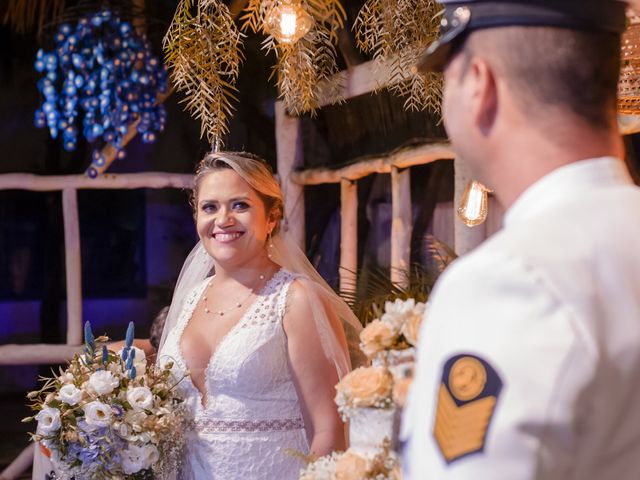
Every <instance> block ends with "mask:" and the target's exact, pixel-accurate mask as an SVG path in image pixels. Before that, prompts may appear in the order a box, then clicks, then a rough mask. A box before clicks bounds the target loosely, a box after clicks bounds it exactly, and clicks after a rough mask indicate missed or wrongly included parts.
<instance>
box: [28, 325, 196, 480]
mask: <svg viewBox="0 0 640 480" xmlns="http://www.w3.org/2000/svg"><path fill="white" fill-rule="evenodd" d="M133 330H134V329H133V323H130V324H129V327H128V329H127V335H126V341H125V346H124V348H123V349H122V350H121V351H120V352H118V353H116V352H113V351H111V350H109V349H108V348H107V345H104V344H103V345H102V348H98V344H99V343H103V342H106V341H108V338H107V337H104V336H102V337H99V338H97V339H96V338H94V336H93V333H92V331H91V325H90V324H89V322H87V323H86V324H85V351H84V354H77V355H75V357H74V358H73V359H72V360H71V362H70V363H69V366H68V367H67V369H66V370H64V371H63V370H62V369H60V375H59V376H56V377H52V378H43V379H42V380H45V384H44V386H43V387H42V388H41V389H40V390H37V391H34V392H31V393H29V395H28V398H29V399H30V400H31V401H32V402H33V403H32V405H31V408H32V410H34V411H36V412H37V414H36V415H35V416H33V417H28V418H25V419H24V420H23V421H32V420H34V419H35V420H36V421H37V422H38V424H37V429H36V432H35V433H34V434H32V438H33V440H35V441H37V442H40V444H41V445H42V446H43V447H45V449H46V450H48V452H49V453H50V458H51V461H52V463H53V465H54V467H55V468H56V469H57V471H58V474H59V475H61V478H65V479H67V478H75V479H76V480H80V479H107V478H121V479H142V478H153V477H154V476H155V474H158V473H159V472H161V471H162V472H168V471H172V470H173V469H175V468H176V464H177V461H178V459H179V456H180V454H181V451H182V448H183V446H184V441H183V437H184V436H183V435H182V432H184V430H185V428H186V427H187V418H188V416H187V410H186V405H185V404H184V402H183V400H182V399H181V398H180V396H179V395H178V391H177V389H176V388H175V386H176V382H175V381H173V380H172V376H171V367H172V365H171V364H168V365H166V366H165V367H164V368H163V369H160V368H159V367H157V366H156V365H155V364H151V365H147V362H146V358H145V355H144V351H143V350H141V349H138V348H136V347H134V346H133Z"/></svg>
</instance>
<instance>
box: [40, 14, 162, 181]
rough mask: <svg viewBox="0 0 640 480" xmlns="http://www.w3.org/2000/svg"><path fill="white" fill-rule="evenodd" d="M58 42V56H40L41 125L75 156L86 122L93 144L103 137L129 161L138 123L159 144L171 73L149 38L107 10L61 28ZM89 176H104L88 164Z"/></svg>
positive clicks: (96, 155) (100, 159) (97, 161)
mask: <svg viewBox="0 0 640 480" xmlns="http://www.w3.org/2000/svg"><path fill="white" fill-rule="evenodd" d="M54 40H55V49H54V50H53V51H51V52H45V51H44V50H42V49H40V50H38V53H37V56H36V62H35V69H36V71H37V72H38V73H41V74H42V78H41V79H40V80H38V90H39V91H40V92H41V93H42V95H43V96H44V102H43V103H42V105H41V106H40V108H38V109H37V110H36V113H35V124H36V126H37V127H39V128H43V127H48V128H49V132H50V133H51V136H52V137H53V138H57V136H58V135H59V134H60V133H62V139H63V145H64V148H65V150H67V151H73V150H75V148H76V146H77V142H78V134H79V129H78V125H79V123H80V120H81V121H82V134H83V135H84V136H85V138H86V139H87V140H88V141H89V142H93V141H94V140H96V139H98V138H102V139H103V140H104V141H105V142H108V143H111V144H112V145H113V146H114V147H115V148H116V149H117V151H118V153H117V158H124V156H125V151H124V150H122V138H123V137H124V135H125V134H126V133H127V131H128V129H129V125H130V124H131V123H132V122H135V121H136V120H138V119H139V120H140V122H139V123H138V125H137V127H136V128H137V131H138V132H139V133H140V134H141V135H142V141H143V142H146V143H149V142H153V141H154V140H155V139H156V136H157V134H158V133H159V132H162V131H163V129H164V126H165V123H166V120H167V113H166V110H165V108H164V106H163V105H161V104H156V98H157V96H158V93H163V92H166V91H167V71H166V69H165V67H164V65H163V64H162V62H161V61H160V60H158V57H156V56H154V55H153V54H152V53H151V46H150V44H149V42H148V40H147V39H146V38H144V37H143V36H140V35H138V34H137V33H136V31H135V30H134V29H133V27H132V26H131V24H130V23H128V22H125V21H121V20H120V19H119V18H118V17H116V16H115V15H114V14H113V13H112V12H111V11H110V10H107V9H104V10H101V11H100V12H98V13H95V14H92V15H88V16H86V17H83V18H81V19H80V20H79V21H78V23H77V25H76V27H75V29H74V28H73V27H72V26H71V25H69V24H67V23H64V24H62V25H60V27H59V28H58V33H57V34H56V35H55V38H54ZM105 161H106V160H105V158H104V156H103V155H102V154H101V153H100V151H99V150H94V152H93V164H94V165H95V166H96V167H101V166H103V165H104V164H105ZM92 172H93V174H92ZM88 174H89V176H97V174H98V172H97V170H96V169H95V168H91V167H90V168H89V170H88Z"/></svg>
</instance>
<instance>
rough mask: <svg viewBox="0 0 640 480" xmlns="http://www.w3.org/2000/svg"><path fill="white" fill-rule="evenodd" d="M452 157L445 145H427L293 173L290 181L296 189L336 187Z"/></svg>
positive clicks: (449, 149) (450, 150)
mask: <svg viewBox="0 0 640 480" xmlns="http://www.w3.org/2000/svg"><path fill="white" fill-rule="evenodd" d="M454 157H455V155H454V153H453V150H452V149H451V146H450V145H449V144H448V143H430V144H426V145H422V146H419V147H413V148H408V149H403V150H400V151H398V152H396V153H393V154H391V155H388V156H386V157H374V158H369V159H365V160H362V161H360V162H357V163H354V164H352V165H347V166H346V167H342V168H339V169H336V170H331V169H328V168H324V167H323V168H313V169H309V170H303V171H300V172H295V173H293V174H291V180H292V181H294V182H295V183H297V184H299V185H319V184H322V183H340V182H341V181H342V180H351V181H355V180H358V179H360V178H363V177H366V176H367V175H371V174H372V173H391V169H392V168H393V167H397V168H401V169H403V168H408V167H414V166H416V165H424V164H426V163H431V162H435V161H436V160H443V159H444V160H453V159H454Z"/></svg>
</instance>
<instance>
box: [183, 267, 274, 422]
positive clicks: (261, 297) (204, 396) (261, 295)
mask: <svg viewBox="0 0 640 480" xmlns="http://www.w3.org/2000/svg"><path fill="white" fill-rule="evenodd" d="M282 272H284V269H283V268H282V267H280V268H279V269H278V270H277V271H276V272H275V273H274V274H273V275H271V278H270V279H269V280H267V282H266V283H265V284H264V285H263V287H262V288H261V289H260V290H259V291H258V293H257V294H256V299H255V300H254V301H253V302H251V305H250V306H249V308H247V310H246V311H245V312H244V313H243V314H242V315H241V316H240V318H239V319H238V321H237V322H236V323H235V324H234V325H233V326H232V327H231V328H230V329H229V330H228V331H227V333H225V334H224V335H223V336H222V338H220V340H219V341H218V344H217V345H216V347H215V349H213V351H212V352H211V355H210V356H209V361H208V362H207V365H206V366H205V368H204V371H203V374H204V391H201V390H200V389H199V388H198V387H196V386H195V384H194V383H193V379H192V378H191V372H190V368H189V365H187V362H186V360H185V359H184V355H183V354H182V336H183V334H184V331H185V330H186V329H187V326H188V325H189V322H190V321H191V318H192V317H193V312H194V311H195V309H196V306H197V305H198V303H199V302H200V299H201V297H202V294H203V293H204V291H205V289H206V285H207V283H208V282H209V281H211V278H212V277H211V278H207V279H205V281H204V282H203V284H202V285H201V286H200V288H199V290H198V291H197V293H196V295H195V298H194V302H193V304H192V306H191V309H190V311H189V312H188V313H187V314H186V315H185V318H184V320H183V322H182V323H183V325H182V326H181V328H180V330H179V331H178V338H177V340H176V341H177V351H178V356H179V358H180V362H181V363H182V365H183V366H184V368H185V370H186V372H185V375H184V377H185V379H186V380H187V383H188V385H189V388H190V389H192V390H193V393H195V394H197V396H198V405H197V408H198V410H206V409H207V407H208V401H209V385H208V382H207V375H208V372H209V370H210V369H211V368H212V367H213V366H214V365H215V360H216V358H217V355H218V352H220V349H221V347H222V346H223V345H224V343H225V342H226V341H227V340H228V339H229V338H230V337H231V335H232V334H234V333H235V332H237V331H238V329H239V328H241V326H242V325H243V324H244V323H246V321H247V319H250V318H251V317H252V316H253V314H254V313H255V311H256V310H257V309H258V308H259V307H260V305H262V303H263V302H264V301H265V299H266V298H267V296H268V295H269V294H271V293H272V292H271V290H272V287H273V284H275V282H276V280H278V278H279V277H280V276H281V275H282ZM205 400H206V402H207V403H206V404H204V403H203V401H205Z"/></svg>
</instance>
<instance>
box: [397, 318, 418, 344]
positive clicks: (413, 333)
mask: <svg viewBox="0 0 640 480" xmlns="http://www.w3.org/2000/svg"><path fill="white" fill-rule="evenodd" d="M422 319H423V315H422V314H413V315H411V316H410V317H409V318H408V319H407V321H406V322H404V324H403V325H402V330H401V332H402V334H403V335H404V338H406V339H407V342H409V343H410V344H411V345H413V346H414V347H417V346H418V335H419V334H420V325H422Z"/></svg>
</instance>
